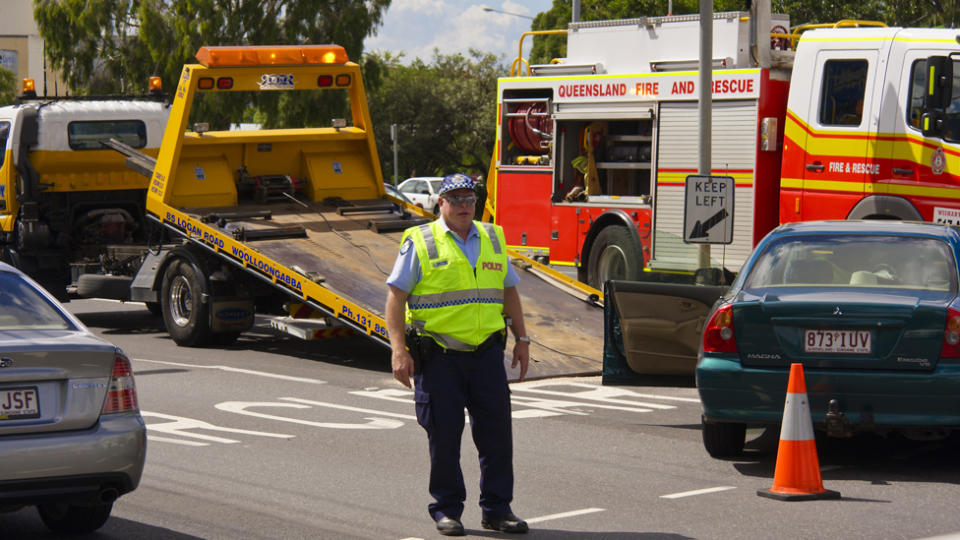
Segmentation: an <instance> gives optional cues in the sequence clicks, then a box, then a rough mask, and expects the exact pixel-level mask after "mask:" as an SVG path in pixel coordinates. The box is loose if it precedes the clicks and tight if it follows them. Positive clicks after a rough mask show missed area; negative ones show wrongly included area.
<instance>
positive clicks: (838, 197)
mask: <svg viewBox="0 0 960 540" xmlns="http://www.w3.org/2000/svg"><path fill="white" fill-rule="evenodd" d="M877 56H878V55H877V51H875V50H856V49H852V50H824V51H820V52H819V53H818V54H817V62H816V68H815V71H814V79H813V84H812V85H811V87H810V92H811V94H812V95H811V99H810V110H809V112H808V115H807V118H808V122H809V124H808V126H809V129H807V130H806V142H805V143H804V149H805V152H804V157H805V162H804V169H803V188H802V189H803V200H802V202H801V211H800V216H801V219H802V220H804V221H807V220H812V219H831V218H832V219H836V218H844V217H846V216H847V214H848V213H849V211H850V209H851V208H852V207H853V206H854V205H855V204H856V203H857V202H859V201H860V199H861V198H862V197H863V194H864V192H865V191H867V190H868V189H870V186H871V182H872V178H874V177H875V176H876V175H877V174H878V167H879V166H878V165H877V164H876V163H875V162H874V160H873V159H872V157H870V152H869V147H870V134H871V132H874V133H875V132H876V129H877V125H876V122H877V115H876V114H875V113H874V114H871V113H870V112H871V111H875V110H876V109H875V108H874V107H873V99H874V92H873V88H874V87H875V86H877V85H876V84H875V83H874V82H873V81H874V80H875V79H876V77H877V76H876V73H877ZM794 84H798V81H795V82H794ZM878 108H879V107H878Z"/></svg>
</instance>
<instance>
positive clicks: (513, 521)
mask: <svg viewBox="0 0 960 540" xmlns="http://www.w3.org/2000/svg"><path fill="white" fill-rule="evenodd" d="M480 524H481V525H483V528H484V529H491V530H494V531H500V532H505V533H520V534H523V533H525V532H527V531H529V530H530V527H527V522H526V521H524V520H522V519H520V518H518V517H517V516H515V515H513V512H510V513H509V514H501V515H499V516H484V518H483V520H482V521H481V522H480Z"/></svg>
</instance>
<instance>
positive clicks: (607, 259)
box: [587, 225, 643, 289]
mask: <svg viewBox="0 0 960 540" xmlns="http://www.w3.org/2000/svg"><path fill="white" fill-rule="evenodd" d="M642 272H643V247H642V246H641V245H640V241H639V240H637V239H636V238H635V237H634V236H633V235H632V234H630V231H629V230H627V228H626V227H621V226H619V225H616V226H611V227H607V228H605V229H603V230H602V231H600V233H599V234H598V235H597V238H596V240H594V241H593V247H592V248H590V258H589V260H588V261H587V284H589V285H590V286H591V287H593V288H595V289H602V288H603V284H604V283H605V282H607V281H608V280H611V279H622V280H628V281H636V280H638V279H640V277H641V274H642Z"/></svg>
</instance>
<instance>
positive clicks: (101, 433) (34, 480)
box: [0, 263, 147, 533]
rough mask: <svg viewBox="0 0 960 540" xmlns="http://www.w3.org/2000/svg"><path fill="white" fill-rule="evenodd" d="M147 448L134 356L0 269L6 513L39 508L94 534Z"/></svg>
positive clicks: (133, 481)
mask: <svg viewBox="0 0 960 540" xmlns="http://www.w3.org/2000/svg"><path fill="white" fill-rule="evenodd" d="M146 451H147V437H146V426H145V425H144V422H143V418H141V416H140V409H139V407H138V405H137V391H136V387H135V385H134V381H133V370H132V369H131V366H130V360H129V359H128V358H127V357H126V356H125V355H124V354H123V352H122V351H121V350H120V349H119V348H117V347H116V346H114V345H111V344H110V343H108V342H106V341H104V340H102V339H100V338H99V337H97V336H95V335H94V334H93V333H91V332H90V331H89V330H88V329H87V328H86V327H84V326H83V324H82V323H81V322H80V321H78V320H77V319H76V318H75V317H73V315H71V314H70V313H69V312H67V311H66V310H64V309H63V307H62V306H60V304H59V303H57V301H56V300H55V299H54V298H53V296H51V295H50V294H48V293H47V292H46V291H45V290H43V289H42V288H41V287H40V286H39V285H38V284H37V283H35V282H34V281H33V280H31V279H30V278H29V277H27V276H26V275H25V274H23V273H22V272H20V271H19V270H17V269H16V268H14V267H12V266H10V265H7V264H4V263H0V511H4V510H10V511H12V510H17V509H19V508H21V507H23V506H27V505H36V506H37V509H38V511H39V513H40V518H41V519H42V520H43V522H44V524H46V526H47V527H49V528H50V529H51V530H53V531H55V532H59V533H82V532H90V531H93V530H96V529H98V528H99V527H100V526H102V525H103V524H104V523H105V522H106V521H107V518H109V517H110V511H111V509H112V508H113V502H114V501H115V500H116V499H117V497H119V496H121V495H123V494H125V493H129V492H130V491H133V490H134V489H135V488H136V487H137V484H139V483H140V475H141V473H142V472H143V463H144V460H145V458H146Z"/></svg>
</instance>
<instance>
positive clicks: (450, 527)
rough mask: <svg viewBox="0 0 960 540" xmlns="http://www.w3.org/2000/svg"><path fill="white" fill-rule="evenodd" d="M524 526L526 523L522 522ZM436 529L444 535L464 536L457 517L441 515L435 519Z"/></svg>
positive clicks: (461, 525)
mask: <svg viewBox="0 0 960 540" xmlns="http://www.w3.org/2000/svg"><path fill="white" fill-rule="evenodd" d="M524 526H526V523H524ZM437 530H438V531H440V534H442V535H444V536H466V534H467V533H466V531H464V530H463V523H460V520H459V519H456V518H452V517H447V516H443V517H442V518H440V519H438V520H437Z"/></svg>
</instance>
